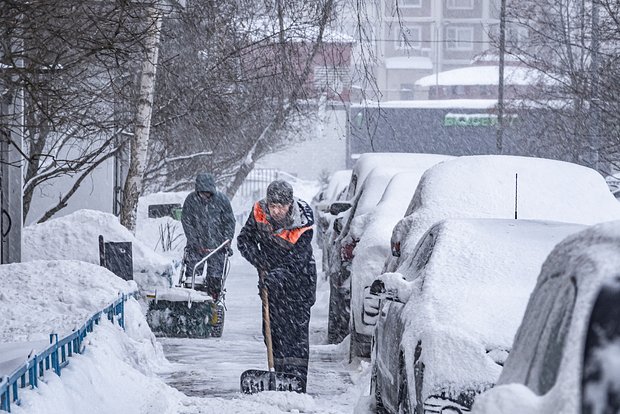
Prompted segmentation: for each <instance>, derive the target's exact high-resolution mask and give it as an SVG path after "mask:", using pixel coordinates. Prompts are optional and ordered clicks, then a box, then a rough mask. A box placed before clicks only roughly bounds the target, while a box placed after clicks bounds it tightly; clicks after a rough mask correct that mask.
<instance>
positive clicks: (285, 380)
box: [241, 369, 305, 394]
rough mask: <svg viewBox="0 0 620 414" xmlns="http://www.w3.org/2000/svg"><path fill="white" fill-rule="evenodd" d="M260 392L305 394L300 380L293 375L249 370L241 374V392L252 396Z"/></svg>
mask: <svg viewBox="0 0 620 414" xmlns="http://www.w3.org/2000/svg"><path fill="white" fill-rule="evenodd" d="M261 391H294V392H305V391H304V387H303V381H302V379H301V378H300V377H299V376H297V375H294V374H288V373H285V372H275V371H261V370H258V369H249V370H247V371H244V372H243V374H241V392H243V393H244V394H254V393H257V392H261Z"/></svg>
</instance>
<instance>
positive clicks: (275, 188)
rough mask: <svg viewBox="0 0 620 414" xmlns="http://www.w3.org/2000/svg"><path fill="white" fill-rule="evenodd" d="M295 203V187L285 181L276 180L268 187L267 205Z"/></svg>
mask: <svg viewBox="0 0 620 414" xmlns="http://www.w3.org/2000/svg"><path fill="white" fill-rule="evenodd" d="M292 202H293V187H292V186H291V185H290V184H289V183H287V182H286V181H284V180H275V181H272V182H271V184H269V186H268V187H267V203H269V204H291V203H292Z"/></svg>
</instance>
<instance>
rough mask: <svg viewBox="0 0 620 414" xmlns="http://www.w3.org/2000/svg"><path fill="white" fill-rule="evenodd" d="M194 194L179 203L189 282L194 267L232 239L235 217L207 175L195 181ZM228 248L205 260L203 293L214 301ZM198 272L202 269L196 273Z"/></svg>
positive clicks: (224, 198)
mask: <svg viewBox="0 0 620 414" xmlns="http://www.w3.org/2000/svg"><path fill="white" fill-rule="evenodd" d="M195 189H196V191H194V192H192V193H190V194H189V195H188V196H187V198H186V199H185V202H184V203H183V213H182V217H181V223H182V224H183V231H185V237H186V238H187V245H186V246H185V264H186V267H185V276H186V278H188V280H190V279H191V276H192V272H193V271H194V266H195V265H196V263H198V262H199V261H200V259H202V258H203V257H204V256H206V255H207V254H209V253H210V252H211V251H212V250H213V249H215V248H216V247H218V246H219V245H220V244H222V243H223V242H224V241H226V240H227V239H228V240H231V241H232V238H233V237H234V235H235V215H234V214H233V211H232V207H231V206H230V201H229V200H228V197H226V195H224V194H223V193H221V192H219V191H217V188H216V187H215V180H214V179H213V176H212V175H211V174H209V173H201V174H198V176H197V177H196V187H195ZM231 253H232V250H231V249H230V244H228V246H227V248H225V249H223V250H221V252H218V253H215V254H214V255H213V256H211V258H209V259H208V265H207V279H206V280H205V289H206V291H207V293H209V295H211V296H212V297H213V298H214V299H216V300H217V298H218V296H219V294H220V293H221V292H220V291H221V289H222V275H223V269H224V259H225V255H226V254H231ZM197 271H199V272H202V268H200V269H197Z"/></svg>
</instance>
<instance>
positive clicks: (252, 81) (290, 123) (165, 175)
mask: <svg viewBox="0 0 620 414" xmlns="http://www.w3.org/2000/svg"><path fill="white" fill-rule="evenodd" d="M334 10H335V2H334V1H333V0H329V1H325V0H323V1H317V0H314V1H310V2H301V1H299V2H284V1H275V2H264V3H258V4H257V3H255V2H249V1H224V2H212V3H207V4H204V3H201V4H200V5H198V4H195V3H193V2H189V3H188V4H187V6H186V9H185V10H184V11H183V12H181V13H180V15H179V18H178V19H171V20H169V21H166V22H165V24H164V33H163V41H162V64H161V71H160V72H159V76H160V78H159V79H158V93H157V96H156V99H155V104H156V108H155V115H154V124H153V139H152V142H151V150H150V153H149V168H148V170H147V172H146V176H145V179H146V180H147V182H148V184H149V186H150V188H151V189H165V190H175V189H187V188H188V187H189V186H190V185H191V183H192V182H193V179H194V176H195V173H196V171H200V170H205V169H206V170H210V171H212V172H214V173H216V175H217V176H218V178H219V179H220V183H221V184H222V185H224V186H225V187H226V188H227V192H228V194H229V195H231V196H232V195H234V193H235V192H236V190H237V189H238V188H239V185H240V184H241V183H242V182H243V180H244V179H245V177H246V176H247V174H248V173H249V172H250V171H251V170H252V168H253V166H254V164H255V162H256V161H257V160H258V159H260V158H261V157H263V156H265V155H266V154H268V153H270V152H274V151H277V150H279V149H282V148H284V147H286V145H290V144H291V142H290V137H291V136H295V135H301V134H297V133H296V132H297V131H296V129H298V128H304V127H306V125H304V120H308V119H311V116H312V114H313V113H316V104H317V101H318V97H319V96H320V93H321V92H320V91H317V88H316V85H315V84H313V82H312V80H313V78H314V74H315V70H316V68H317V67H319V66H323V67H328V68H331V67H334V66H338V65H344V63H342V62H344V61H345V59H348V57H347V56H345V55H344V52H343V51H344V50H345V49H346V48H350V45H349V43H350V41H348V42H349V43H346V45H345V44H340V43H338V42H335V41H334V40H333V39H328V41H326V40H325V33H326V31H328V29H329V27H330V24H331V23H332V22H333V18H334ZM346 62H347V64H348V60H346ZM330 73H331V72H330Z"/></svg>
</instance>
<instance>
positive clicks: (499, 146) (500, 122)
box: [496, 0, 506, 154]
mask: <svg viewBox="0 0 620 414" xmlns="http://www.w3.org/2000/svg"><path fill="white" fill-rule="evenodd" d="M505 53H506V0H501V6H500V15H499V82H498V84H497V137H496V150H497V153H498V154H501V153H502V151H503V146H504V143H503V141H504V54H505Z"/></svg>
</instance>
